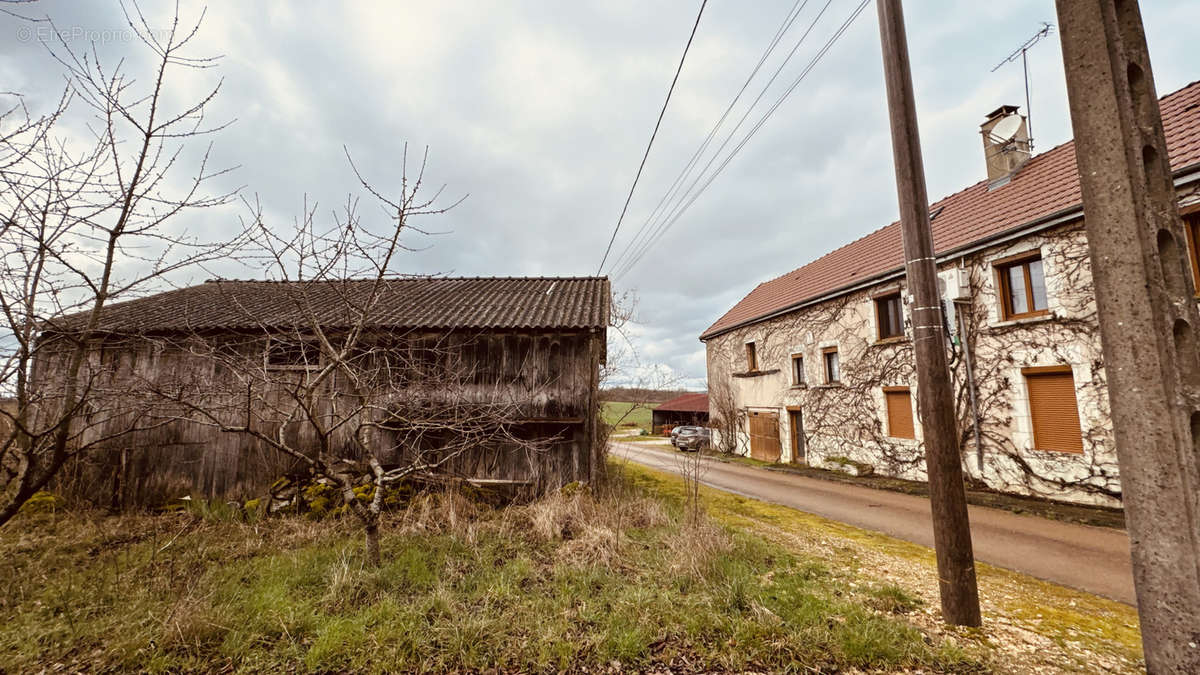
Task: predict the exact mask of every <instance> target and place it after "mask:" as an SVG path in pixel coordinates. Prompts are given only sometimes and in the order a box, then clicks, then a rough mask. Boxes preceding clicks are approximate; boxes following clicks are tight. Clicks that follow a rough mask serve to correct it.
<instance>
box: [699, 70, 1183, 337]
mask: <svg viewBox="0 0 1200 675" xmlns="http://www.w3.org/2000/svg"><path fill="white" fill-rule="evenodd" d="M1159 104H1160V106H1161V109H1162V118H1163V127H1164V130H1165V131H1166V136H1167V149H1168V152H1169V158H1170V162H1171V168H1172V169H1173V170H1175V171H1179V170H1181V169H1185V168H1192V167H1194V166H1195V165H1196V164H1197V163H1200V82H1193V83H1191V84H1189V85H1187V86H1186V87H1184V88H1182V89H1180V90H1178V91H1175V92H1173V93H1171V94H1168V95H1166V96H1164V97H1163V98H1161V99H1160V100H1159ZM1079 205H1080V196H1079V176H1078V173H1077V171H1076V168H1075V145H1074V143H1072V142H1067V143H1064V144H1062V145H1060V146H1058V147H1056V148H1053V149H1051V150H1048V151H1046V152H1044V153H1042V154H1040V155H1037V156H1035V157H1033V158H1031V159H1030V160H1029V161H1028V162H1026V163H1025V165H1024V166H1022V167H1021V168H1020V170H1018V171H1017V172H1016V174H1015V175H1013V177H1012V179H1011V180H1010V181H1009V182H1008V184H1006V185H1004V186H1002V187H998V188H994V189H992V190H988V182H987V181H986V180H985V181H980V182H978V183H976V184H975V185H972V186H971V187H969V188H967V189H965V190H963V191H962V192H959V193H956V194H953V195H950V196H949V197H946V198H945V199H943V200H941V201H939V202H935V203H934V204H932V205H931V206H930V213H936V217H935V218H934V219H933V223H932V225H933V241H934V249H935V250H936V251H937V253H938V254H939V255H941V254H945V253H949V252H952V251H955V250H957V249H961V248H965V247H967V246H970V245H972V244H975V243H978V242H981V241H983V240H986V239H989V238H991V237H994V236H997V235H1001V234H1004V233H1006V232H1010V231H1013V230H1020V229H1021V228H1023V227H1027V226H1030V225H1033V224H1036V223H1037V222H1039V221H1042V220H1046V219H1048V218H1050V217H1052V216H1054V215H1056V214H1060V213H1063V212H1068V211H1072V210H1074V209H1076V208H1078V207H1079ZM939 210H940V211H939ZM903 262H904V256H903V251H902V250H901V239H900V223H898V222H896V223H892V224H891V225H888V226H887V227H884V228H883V229H880V230H876V231H875V232H872V233H871V234H868V235H867V236H865V237H863V238H862V239H859V240H857V241H855V242H852V243H850V244H847V245H845V246H843V247H841V248H839V249H837V250H835V251H832V252H830V253H828V254H826V255H825V256H823V257H821V258H818V259H817V260H814V261H813V262H811V263H809V264H807V265H805V266H803V267H801V268H799V269H796V270H793V271H791V272H788V273H787V274H785V275H783V276H781V277H777V278H775V279H772V280H770V281H766V282H763V283H761V284H759V285H758V287H757V288H755V289H754V290H753V291H751V292H750V294H749V295H747V296H746V297H745V298H743V299H742V300H741V302H738V303H737V304H736V305H734V306H733V308H732V309H730V310H729V311H728V312H726V313H725V315H724V316H722V317H721V318H719V319H717V321H716V323H714V324H713V325H712V326H710V327H709V328H708V330H706V331H704V333H703V334H702V335H701V336H700V339H701V340H705V339H708V338H710V337H713V336H715V335H718V334H720V333H722V332H724V331H726V330H729V329H731V328H734V327H737V326H740V325H743V324H746V323H751V322H753V321H754V320H756V319H760V318H763V317H765V316H768V315H771V314H774V313H776V312H779V311H783V310H786V309H788V308H790V307H793V306H796V305H799V304H802V303H805V302H809V301H812V300H816V299H818V298H820V297H821V296H824V295H827V294H830V293H832V292H835V291H839V290H841V289H845V288H847V287H850V286H853V285H856V284H859V283H862V282H864V281H867V280H870V279H872V278H874V277H879V276H883V275H886V274H890V273H892V272H896V271H899V270H900V269H901V267H903Z"/></svg>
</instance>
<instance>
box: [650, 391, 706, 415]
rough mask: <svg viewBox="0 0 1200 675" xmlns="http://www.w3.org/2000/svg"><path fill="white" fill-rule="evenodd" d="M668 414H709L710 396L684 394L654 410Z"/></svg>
mask: <svg viewBox="0 0 1200 675" xmlns="http://www.w3.org/2000/svg"><path fill="white" fill-rule="evenodd" d="M654 409H655V410H662V411H666V412H705V413H706V412H708V394H703V393H701V394H684V395H682V396H676V397H675V398H673V399H671V400H670V401H667V402H665V403H662V404H660V405H658V406H656V407H655V408H654Z"/></svg>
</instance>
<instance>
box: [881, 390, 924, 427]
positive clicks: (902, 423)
mask: <svg viewBox="0 0 1200 675" xmlns="http://www.w3.org/2000/svg"><path fill="white" fill-rule="evenodd" d="M883 400H884V402H885V403H886V404H887V425H888V436H891V437H892V438H916V437H917V433H916V429H915V428H914V427H913V415H912V393H911V392H909V390H908V387H884V389H883Z"/></svg>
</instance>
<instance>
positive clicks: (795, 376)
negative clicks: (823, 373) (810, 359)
mask: <svg viewBox="0 0 1200 675" xmlns="http://www.w3.org/2000/svg"><path fill="white" fill-rule="evenodd" d="M792 384H793V385H801V384H804V357H803V356H802V355H800V354H792Z"/></svg>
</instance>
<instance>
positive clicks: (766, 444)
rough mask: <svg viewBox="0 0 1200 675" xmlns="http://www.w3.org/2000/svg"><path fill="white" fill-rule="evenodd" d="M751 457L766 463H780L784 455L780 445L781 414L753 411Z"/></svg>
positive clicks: (751, 419)
mask: <svg viewBox="0 0 1200 675" xmlns="http://www.w3.org/2000/svg"><path fill="white" fill-rule="evenodd" d="M748 417H749V419H750V456H751V457H753V458H754V459H759V460H762V461H764V462H778V461H779V457H780V456H781V455H782V454H783V448H782V446H781V445H780V443H779V414H778V413H773V412H759V411H756V410H751V411H750V413H749V415H748Z"/></svg>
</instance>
